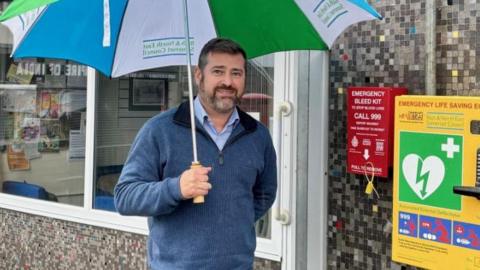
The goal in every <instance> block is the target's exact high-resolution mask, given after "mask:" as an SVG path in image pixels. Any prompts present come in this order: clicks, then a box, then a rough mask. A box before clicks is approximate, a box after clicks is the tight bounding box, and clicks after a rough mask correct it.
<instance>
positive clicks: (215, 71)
mask: <svg viewBox="0 0 480 270" xmlns="http://www.w3.org/2000/svg"><path fill="white" fill-rule="evenodd" d="M212 73H213V74H214V75H222V74H223V70H220V69H214V70H213V71H212Z"/></svg>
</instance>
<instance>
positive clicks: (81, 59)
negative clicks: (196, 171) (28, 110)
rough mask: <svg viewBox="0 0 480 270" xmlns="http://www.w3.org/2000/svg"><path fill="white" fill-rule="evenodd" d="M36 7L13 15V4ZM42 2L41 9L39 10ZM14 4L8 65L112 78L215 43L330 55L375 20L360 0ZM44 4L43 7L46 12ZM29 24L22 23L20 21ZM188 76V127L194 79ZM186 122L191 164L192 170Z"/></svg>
mask: <svg viewBox="0 0 480 270" xmlns="http://www.w3.org/2000/svg"><path fill="white" fill-rule="evenodd" d="M19 2H21V3H20V4H22V3H23V5H17V6H24V5H25V4H26V3H36V4H35V5H32V6H31V7H32V8H33V9H30V10H29V9H27V8H17V7H15V6H14V4H15V3H19ZM38 2H43V5H41V4H38ZM49 2H52V1H48V0H40V1H39V0H15V1H14V2H12V4H11V5H10V6H9V7H8V8H7V10H6V11H5V12H4V13H2V16H0V21H2V20H4V22H3V23H4V24H5V25H7V27H9V28H10V29H11V30H12V32H13V33H14V44H13V57H14V58H25V57H45V58H60V59H68V60H73V61H76V62H78V63H82V64H85V65H88V66H91V67H93V68H95V69H97V70H98V71H100V72H101V73H103V74H105V75H107V76H111V77H118V76H121V75H124V74H127V73H130V72H134V71H139V70H144V69H150V68H156V67H161V66H168V65H184V64H185V62H186V61H185V59H187V64H188V65H189V66H191V59H190V58H192V59H193V60H194V61H196V60H197V59H198V56H199V52H200V50H201V48H202V46H203V44H205V43H206V42H207V41H208V40H210V39H211V38H213V37H225V38H229V39H232V40H234V41H236V42H237V43H239V44H240V45H241V46H242V47H243V48H244V49H245V51H246V53H247V56H248V57H249V58H254V57H257V56H261V55H265V54H269V53H273V52H279V51H289V50H328V48H329V46H331V45H332V44H333V42H334V41H335V39H336V37H337V36H338V35H340V34H341V33H342V32H343V31H344V30H345V29H346V28H347V27H348V26H350V25H352V24H354V23H357V22H360V21H365V20H372V19H381V16H380V15H379V14H378V13H377V12H376V11H375V10H374V9H373V8H372V7H370V6H369V5H368V4H367V3H366V2H365V1H364V0H262V1H259V0H242V1H235V0H188V1H187V0H183V1H179V0H130V1H128V0H114V1H110V0H103V1H102V0H83V1H78V0H58V1H55V2H52V3H49ZM45 4H48V5H45ZM26 19H28V20H26ZM187 70H188V78H189V91H190V95H189V96H190V107H191V109H190V111H191V113H192V115H191V117H192V119H193V109H192V107H193V105H192V103H193V102H192V97H193V94H192V85H191V83H192V79H191V71H190V68H188V69H187ZM191 122H192V138H193V147H194V149H193V152H194V163H198V162H197V153H196V139H195V127H194V123H195V121H191Z"/></svg>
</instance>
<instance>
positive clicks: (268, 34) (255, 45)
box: [0, 0, 381, 77]
mask: <svg viewBox="0 0 480 270" xmlns="http://www.w3.org/2000/svg"><path fill="white" fill-rule="evenodd" d="M17 2H22V3H24V4H25V2H33V3H35V5H34V6H32V8H35V9H33V10H30V11H29V12H25V11H26V9H25V8H23V9H18V11H16V9H12V10H10V11H9V10H7V11H8V13H7V12H4V14H2V16H1V17H0V20H6V21H4V22H3V23H4V24H5V25H7V26H8V27H9V28H10V29H12V32H13V33H14V50H13V57H14V58H25V57H45V58H60V59H68V60H73V61H76V62H79V63H82V64H85V65H88V66H91V67H93V68H95V69H97V70H98V71H100V72H102V73H103V74H105V75H107V76H111V77H118V76H121V75H124V74H127V73H130V72H134V71H138V70H144V69H150V68H156V67H161V66H168V65H184V64H185V63H186V61H185V56H186V54H187V53H186V51H187V49H186V40H185V35H186V34H185V29H184V26H185V19H184V8H185V7H184V6H183V5H184V3H183V2H182V1H179V0H130V1H128V0H115V1H110V0H83V1H78V0H58V1H53V3H50V2H52V1H48V0H16V1H14V2H13V3H12V4H11V5H10V6H13V5H14V4H15V3H17ZM40 2H42V3H43V5H40V4H39V3H40ZM185 2H186V3H187V7H188V10H189V11H188V12H189V13H188V15H189V16H188V22H189V23H188V25H189V37H190V38H189V40H190V42H189V43H190V49H191V55H192V60H193V62H194V63H196V60H197V59H198V55H199V53H200V49H201V48H202V46H203V44H205V43H206V42H207V41H208V40H210V39H211V38H213V37H225V38H230V39H232V40H234V41H236V42H237V43H239V44H240V45H241V46H242V47H243V48H244V49H245V51H246V52H247V55H248V57H249V58H253V57H257V56H260V55H265V54H268V53H272V52H278V51H289V50H305V49H312V50H327V49H328V47H329V46H331V45H332V44H333V42H334V41H335V39H336V37H337V36H338V35H340V34H341V33H342V32H343V31H344V30H345V29H346V28H347V27H348V26H350V25H352V24H354V23H357V22H360V21H365V20H371V19H380V18H381V16H380V15H379V14H378V13H377V12H376V11H375V10H374V9H373V8H371V7H370V6H369V5H368V4H367V3H366V2H365V1H363V0H264V1H258V0H242V1H234V0H208V1H207V0H188V1H185ZM46 4H48V5H46ZM38 6H40V7H38ZM27 10H28V9H27ZM15 12H17V13H15ZM15 15H20V16H15ZM25 18H29V20H25ZM25 33H28V34H26V35H25Z"/></svg>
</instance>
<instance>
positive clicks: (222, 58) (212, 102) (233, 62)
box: [195, 53, 245, 114]
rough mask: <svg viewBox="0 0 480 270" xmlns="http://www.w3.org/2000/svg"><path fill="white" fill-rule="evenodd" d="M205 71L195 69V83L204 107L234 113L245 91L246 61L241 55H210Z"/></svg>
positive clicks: (223, 112) (224, 112)
mask: <svg viewBox="0 0 480 270" xmlns="http://www.w3.org/2000/svg"><path fill="white" fill-rule="evenodd" d="M207 59H208V62H207V65H206V66H205V67H204V69H203V71H202V70H200V69H199V68H198V67H197V68H196V69H195V82H196V83H197V85H198V89H199V90H198V91H199V92H198V93H199V96H200V99H201V101H202V104H203V106H206V107H207V108H209V109H211V110H214V111H215V112H217V113H221V114H228V113H231V112H232V111H233V109H234V108H235V105H236V104H238V102H239V101H240V98H241V97H242V95H243V93H244V91H245V68H244V66H245V60H244V59H243V56H242V55H241V54H227V53H209V54H208V57H207Z"/></svg>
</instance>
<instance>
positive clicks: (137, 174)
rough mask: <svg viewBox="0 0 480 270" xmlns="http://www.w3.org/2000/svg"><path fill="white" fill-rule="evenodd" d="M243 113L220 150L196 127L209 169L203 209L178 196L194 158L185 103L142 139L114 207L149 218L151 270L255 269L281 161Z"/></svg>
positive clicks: (149, 126) (155, 121)
mask: <svg viewBox="0 0 480 270" xmlns="http://www.w3.org/2000/svg"><path fill="white" fill-rule="evenodd" d="M237 109H238V108H237ZM238 112H239V116H240V124H239V125H237V126H236V127H235V129H234V130H233V132H232V135H231V136H230V138H229V139H228V141H227V142H226V144H225V146H224V148H223V150H222V151H220V150H219V149H218V147H217V146H216V144H215V142H214V141H213V140H212V139H211V138H210V137H209V136H208V134H207V133H206V132H205V130H203V128H202V127H201V125H199V124H197V145H198V154H199V156H198V158H199V161H200V162H201V164H202V165H204V166H211V167H212V171H211V172H210V173H209V179H210V180H209V181H210V183H211V184H212V189H211V190H210V192H209V193H208V195H207V196H206V197H205V203H204V204H198V205H197V204H193V203H192V200H182V197H181V193H180V184H179V180H180V175H181V174H182V172H183V171H185V170H187V169H188V168H190V165H191V162H192V159H193V158H192V139H191V131H190V120H189V119H190V118H189V114H190V112H189V106H188V103H183V104H181V105H180V106H179V107H178V109H176V110H175V109H172V110H169V111H167V112H164V113H161V114H159V115H157V116H155V117H153V118H152V119H150V120H149V121H148V122H147V123H146V124H145V125H144V126H143V127H142V129H141V130H140V132H139V133H138V135H137V137H136V139H135V141H134V143H133V145H132V148H131V150H130V153H129V156H128V158H127V161H126V163H125V165H124V168H123V171H122V174H121V176H120V180H119V182H118V184H117V186H116V187H115V205H116V208H117V210H118V212H119V213H120V214H122V215H138V216H148V217H149V218H148V226H149V230H150V235H149V239H148V248H147V249H148V263H149V266H150V267H151V268H152V269H161V270H176V269H195V270H197V269H212V270H223V269H225V270H227V269H228V270H232V269H239V270H240V269H242V270H243V269H252V268H253V258H254V250H255V246H256V236H255V227H254V225H255V221H257V220H258V219H259V218H260V217H262V216H263V215H264V214H265V213H266V212H267V210H268V209H269V208H270V207H271V205H272V204H273V201H274V200H275V194H276V187H277V183H276V157H275V150H274V148H273V144H272V140H271V138H270V134H269V132H268V129H267V128H265V127H264V126H263V125H261V124H260V123H259V122H257V121H256V120H254V119H253V118H252V117H250V116H249V115H248V114H246V113H244V112H242V111H241V110H240V109H238ZM197 123H198V121H197Z"/></svg>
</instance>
